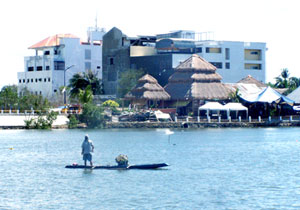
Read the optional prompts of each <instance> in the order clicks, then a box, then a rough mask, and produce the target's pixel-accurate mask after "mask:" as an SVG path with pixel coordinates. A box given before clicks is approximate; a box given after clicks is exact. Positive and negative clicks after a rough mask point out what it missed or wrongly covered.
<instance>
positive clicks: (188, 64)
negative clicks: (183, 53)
mask: <svg viewBox="0 0 300 210" xmlns="http://www.w3.org/2000/svg"><path fill="white" fill-rule="evenodd" d="M176 69H177V70H180V69H183V70H190V69H192V70H194V71H197V70H201V71H202V72H203V71H205V70H206V71H208V72H215V71H216V70H217V68H216V67H215V66H214V65H212V64H211V63H209V62H208V61H206V60H205V59H204V58H202V57H200V56H199V55H197V54H193V55H192V56H191V57H189V58H188V59H186V60H185V61H184V62H182V63H181V64H179V65H178V66H177V67H176Z"/></svg>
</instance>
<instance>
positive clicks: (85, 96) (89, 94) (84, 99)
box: [78, 85, 94, 104]
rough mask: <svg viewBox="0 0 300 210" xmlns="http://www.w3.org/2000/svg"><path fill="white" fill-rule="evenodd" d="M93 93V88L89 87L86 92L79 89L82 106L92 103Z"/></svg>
mask: <svg viewBox="0 0 300 210" xmlns="http://www.w3.org/2000/svg"><path fill="white" fill-rule="evenodd" d="M93 97H94V96H93V91H92V86H91V85H88V86H87V87H86V88H85V90H81V89H79V94H78V98H79V102H80V103H81V104H86V103H90V102H92V101H93Z"/></svg>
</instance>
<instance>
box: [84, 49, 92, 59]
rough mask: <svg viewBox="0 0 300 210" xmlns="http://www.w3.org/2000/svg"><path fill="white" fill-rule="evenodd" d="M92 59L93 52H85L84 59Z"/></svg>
mask: <svg viewBox="0 0 300 210" xmlns="http://www.w3.org/2000/svg"><path fill="white" fill-rule="evenodd" d="M91 57H92V52H91V50H85V51H84V58H85V59H86V60H91Z"/></svg>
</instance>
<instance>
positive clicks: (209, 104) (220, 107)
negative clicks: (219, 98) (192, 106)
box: [199, 102, 227, 110]
mask: <svg viewBox="0 0 300 210" xmlns="http://www.w3.org/2000/svg"><path fill="white" fill-rule="evenodd" d="M199 110H227V109H226V108H225V107H224V106H223V105H222V104H220V103H219V102H207V103H206V104H204V105H202V106H200V107H199Z"/></svg>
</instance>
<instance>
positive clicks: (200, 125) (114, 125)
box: [0, 121, 300, 130]
mask: <svg viewBox="0 0 300 210" xmlns="http://www.w3.org/2000/svg"><path fill="white" fill-rule="evenodd" d="M297 126H300V121H274V122H269V121H263V122H107V123H106V125H105V126H104V128H103V129H139V128H142V129H143V128H144V129H147V128H149V129H151V128H153V129H155V128H171V129H172V128H174V129H176V128H184V129H204V128H259V127H297ZM13 129H15V130H34V129H28V128H26V127H25V126H20V125H12V126H9V125H5V126H3V125H2V126H0V130H13ZM52 129H69V128H68V125H66V124H65V125H53V126H52ZM75 129H88V128H87V127H85V126H83V125H78V127H77V128H75Z"/></svg>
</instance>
